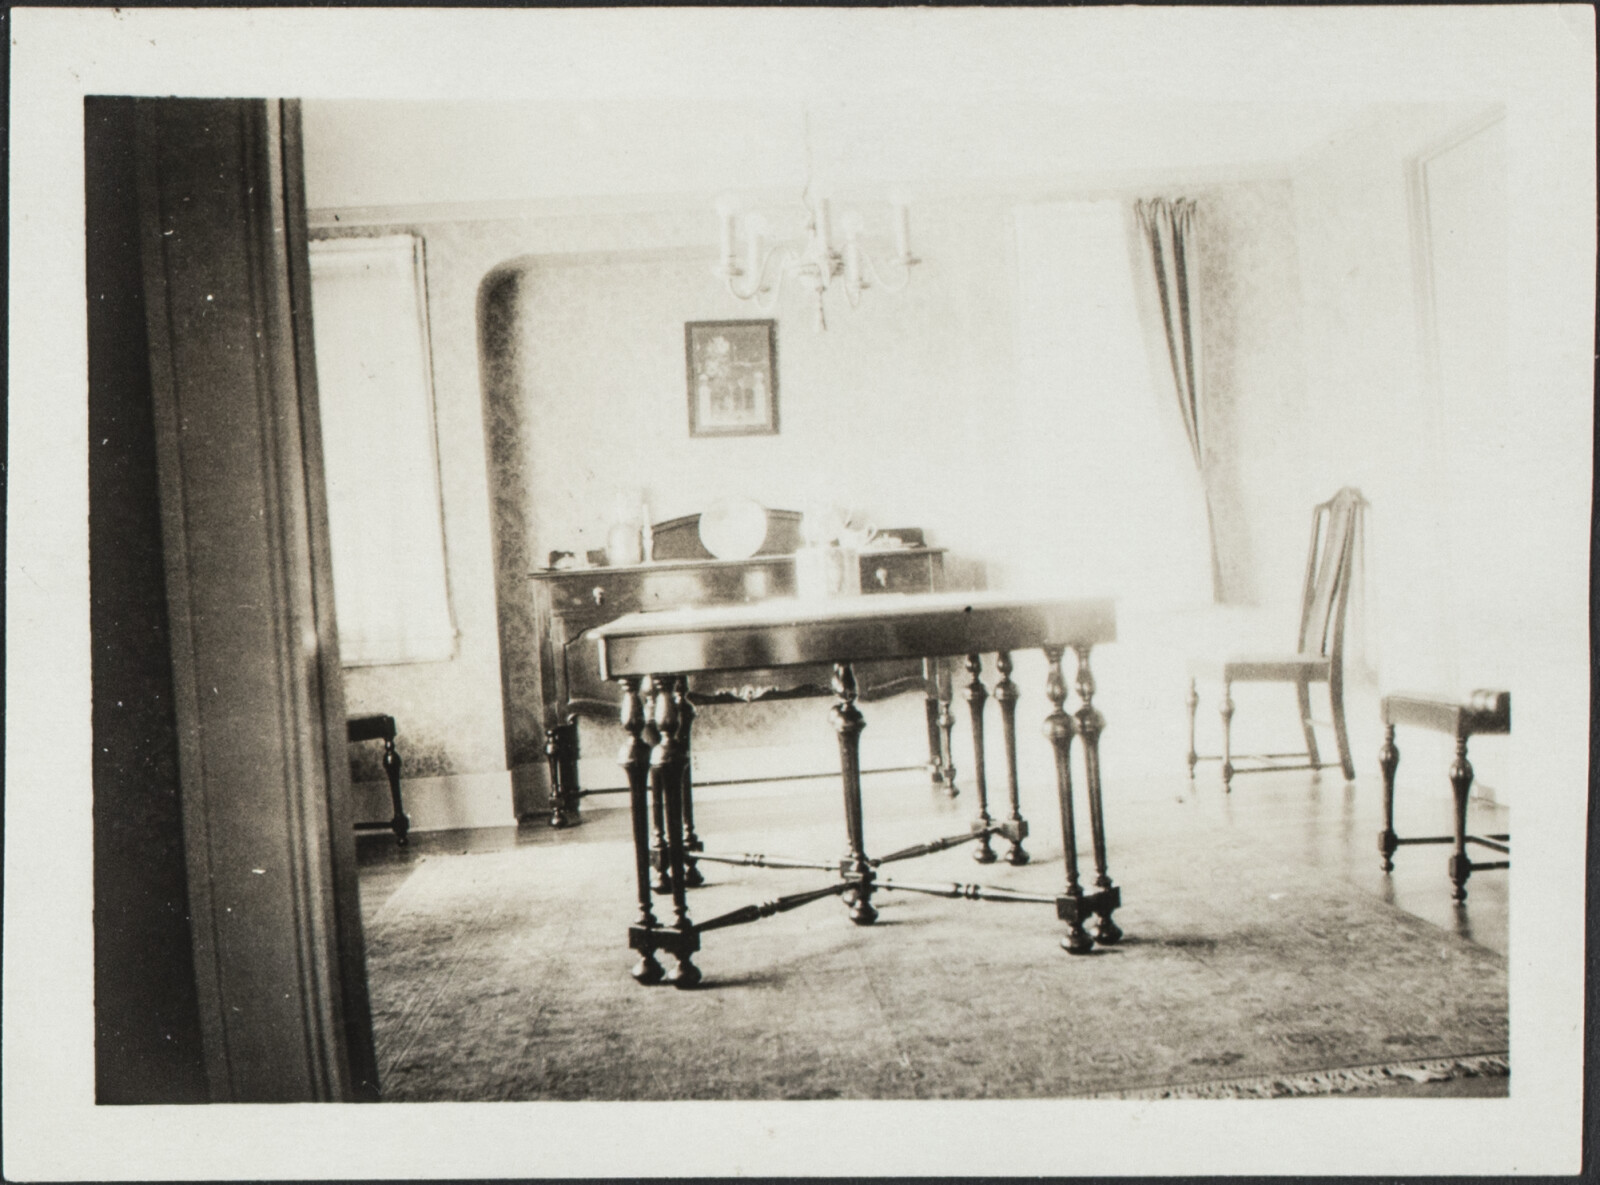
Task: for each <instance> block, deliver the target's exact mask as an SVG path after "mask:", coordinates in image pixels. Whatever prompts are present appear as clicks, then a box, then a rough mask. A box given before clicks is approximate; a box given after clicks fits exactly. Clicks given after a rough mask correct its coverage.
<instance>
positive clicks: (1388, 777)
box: [1378, 724, 1400, 872]
mask: <svg viewBox="0 0 1600 1185" xmlns="http://www.w3.org/2000/svg"><path fill="white" fill-rule="evenodd" d="M1378 768H1379V769H1380V770H1382V771H1383V830H1382V831H1380V832H1378V851H1380V852H1382V853H1383V870H1384V871H1385V872H1393V871H1394V854H1395V852H1396V850H1398V849H1399V847H1400V839H1399V837H1398V836H1397V835H1395V833H1394V771H1395V770H1397V769H1399V768H1400V750H1399V749H1397V748H1395V744H1394V725H1392V724H1385V725H1384V726H1383V748H1381V749H1379V750H1378Z"/></svg>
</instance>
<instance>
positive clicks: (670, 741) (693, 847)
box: [591, 592, 1122, 987]
mask: <svg viewBox="0 0 1600 1185" xmlns="http://www.w3.org/2000/svg"><path fill="white" fill-rule="evenodd" d="M591 633H592V635H593V636H594V637H595V639H596V641H597V644H598V646H599V664H600V671H601V673H602V674H603V675H604V676H605V677H606V678H607V679H613V680H616V681H617V682H619V683H620V684H621V685H622V688H623V702H622V709H621V715H622V727H623V729H624V731H625V732H626V734H627V739H626V740H625V741H624V743H623V746H622V751H621V754H620V756H619V761H620V763H621V765H622V766H623V768H624V769H625V770H626V771H627V775H628V788H629V793H630V800H631V805H632V811H633V842H634V857H635V870H636V873H637V879H638V891H639V915H638V919H637V920H636V921H635V922H634V924H633V925H632V926H630V927H629V930H628V944H629V946H630V948H631V949H633V950H636V951H638V952H639V961H638V963H637V964H636V965H635V966H634V968H633V975H634V978H635V979H637V980H638V981H639V982H640V983H645V984H653V983H662V982H666V983H672V984H674V985H676V986H678V987H692V986H694V985H695V984H696V983H698V982H699V981H700V970H699V968H698V967H696V966H695V965H694V963H693V961H692V958H691V956H692V955H693V954H694V952H695V951H697V950H699V949H700V935H702V934H704V933H706V932H707V931H710V930H718V929H722V928H724V927H727V926H735V925H740V924H742V923H745V922H751V921H755V920H756V919H758V918H764V917H770V916H771V915H773V914H775V913H781V912H784V911H785V910H789V909H794V908H795V907H797V906H800V905H804V904H806V903H808V902H811V901H817V900H820V899H822V898H824V897H831V896H839V897H843V898H845V899H846V901H847V903H848V904H849V906H850V917H851V920H852V921H854V922H856V923H857V924H858V925H870V924H871V923H872V922H873V921H874V920H875V919H876V918H877V916H878V915H877V910H876V909H874V908H873V905H872V898H873V895H874V893H876V892H879V891H884V890H894V889H899V890H904V891H910V892H918V893H931V894H935V895H938V896H946V897H964V898H968V899H972V900H996V901H1036V902H1043V903H1053V904H1054V905H1055V907H1056V914H1057V916H1058V917H1059V918H1060V919H1061V920H1062V921H1063V922H1065V923H1066V925H1067V933H1066V935H1065V936H1064V937H1063V938H1062V939H1061V945H1062V947H1063V948H1065V949H1066V950H1068V951H1070V952H1071V953H1073V954H1083V953H1086V952H1088V951H1089V950H1091V949H1092V948H1093V946H1094V944H1095V943H1096V942H1098V943H1102V944H1109V943H1113V942H1116V941H1117V940H1118V939H1119V938H1120V937H1121V936H1122V932H1121V930H1119V929H1118V928H1117V926H1116V923H1115V922H1113V921H1112V917H1111V915H1112V913H1113V911H1114V910H1116V909H1117V908H1118V907H1119V906H1120V905H1121V903H1122V902H1121V892H1120V890H1119V889H1118V888H1117V886H1116V885H1114V884H1113V883H1112V881H1111V876H1110V873H1109V872H1108V871H1107V869H1106V841H1105V823H1104V817H1103V813H1102V809H1101V799H1100V761H1099V739H1100V733H1101V731H1102V729H1103V727H1104V723H1105V721H1104V718H1103V717H1102V716H1101V714H1100V712H1099V710H1098V709H1096V708H1095V706H1094V702H1093V701H1094V676H1093V673H1092V672H1091V670H1090V666H1089V652H1090V650H1091V648H1092V647H1093V646H1094V645H1095V644H1097V643H1100V642H1110V641H1113V640H1114V639H1115V638H1116V611H1115V606H1114V604H1113V602H1111V601H1109V600H1103V599H1086V600H1054V599H1033V598H1019V597H1013V596H1007V595H1005V594H999V593H974V592H967V593H931V594H925V595H892V594H890V595H880V596H875V597H859V598H842V599H838V600H833V601H821V602H803V601H797V600H788V601H765V602H761V603H757V604H751V605H738V606H727V607H721V606H719V607H712V608H696V609H678V610H671V611H667V612H660V613H632V614H629V615H627V616H625V617H621V618H618V619H616V620H615V621H612V622H609V623H607V624H605V625H602V626H599V627H598V628H596V629H594V630H592V631H591ZM1068 648H1071V649H1072V650H1073V652H1074V653H1075V655H1076V657H1077V676H1076V680H1075V683H1076V688H1077V692H1078V696H1079V699H1080V701H1081V703H1080V706H1079V707H1078V709H1077V711H1076V713H1068V712H1067V710H1066V708H1065V706H1064V705H1065V702H1066V698H1067V688H1066V681H1065V679H1064V678H1063V676H1062V672H1061V658H1062V655H1063V654H1064V653H1065V651H1066V650H1067V649H1068ZM1028 649H1038V650H1042V651H1043V652H1044V654H1045V658H1046V660H1047V661H1048V664H1049V676H1048V679H1047V681H1046V686H1045V695H1046V698H1047V699H1048V700H1049V701H1050V705H1051V711H1050V713H1049V715H1048V716H1047V717H1046V718H1045V721H1044V732H1045V735H1046V737H1047V738H1048V739H1049V741H1050V743H1051V745H1052V746H1053V747H1054V750H1055V768H1056V789H1057V793H1058V795H1059V797H1060V802H1061V832H1062V844H1063V850H1064V852H1065V864H1066V886H1065V888H1064V890H1063V891H1062V892H1061V893H1060V894H1058V895H1056V896H1044V895H1042V894H1036V893H1023V892H1017V891H1013V890H1009V889H1002V888H991V887H987V886H984V885H968V884H948V883H947V884H922V883H913V882H906V881H896V880H892V879H889V878H885V877H882V876H880V875H879V874H878V870H879V869H880V868H881V867H882V866H883V865H885V864H889V863H892V862H895V861H899V860H907V859H911V858H913V857H916V856H924V855H928V854H930V853H932V852H937V851H942V850H944V849H946V848H951V847H955V846H957V845H959V844H962V843H969V842H970V843H975V844H976V845H977V846H976V848H975V850H974V852H973V857H974V859H976V860H977V861H978V862H979V863H992V862H993V861H995V860H996V859H998V858H999V857H998V856H997V855H996V853H995V851H994V848H993V846H992V844H991V842H990V841H991V838H992V837H996V836H998V837H1000V838H1002V839H1003V840H1005V841H1006V843H1007V845H1008V850H1007V852H1006V855H1005V858H1006V860H1007V861H1009V862H1010V863H1012V864H1016V865H1020V864H1024V863H1026V862H1027V860H1028V854H1027V852H1026V850H1025V849H1024V847H1023V841H1024V839H1026V837H1027V834H1028V825H1027V822H1026V821H1025V820H1024V819H1023V817H1022V813H1021V809H1020V805H1019V801H1018V790H1017V762H1016V700H1017V694H1018V693H1017V687H1016V685H1015V684H1014V683H1012V681H1011V677H1010V675H1011V670H1012V661H1011V655H1012V653H1013V652H1015V651H1019V650H1028ZM984 654H994V655H996V669H997V670H998V671H999V673H1000V681H999V682H998V683H997V684H996V685H995V688H994V692H993V696H994V699H995V700H996V701H998V703H999V705H1000V724H1001V730H1002V737H1003V741H1004V746H1005V751H1006V773H1007V788H1008V791H1009V799H1010V802H1009V806H1010V813H1009V816H1008V817H1007V818H1005V819H995V818H994V817H992V816H991V815H990V813H989V805H988V788H987V784H986V779H985V774H984V757H983V752H984V718H983V717H984V705H985V703H986V701H987V700H988V698H989V696H990V692H989V691H988V689H986V688H985V687H984V685H983V682H982V679H981V678H980V675H981V671H982V659H981V656H982V655H984ZM947 657H964V658H965V668H966V671H967V682H966V685H965V688H964V693H963V694H964V698H965V699H966V701H967V705H968V708H969V712H970V716H971V722H972V741H973V752H974V765H975V767H976V768H975V770H974V773H973V780H974V785H975V787H976V792H977V800H978V801H977V807H978V814H977V818H975V819H974V820H973V822H972V825H971V828H970V829H969V830H968V831H967V832H965V833H963V834H961V835H954V836H948V837H945V838H942V839H936V840H933V841H931V842H929V843H924V844H918V845H916V846H914V847H910V848H906V849H903V850H901V851H897V852H892V853H890V854H889V855H886V856H879V857H875V858H874V857H869V856H868V855H867V852H866V842H865V839H864V835H863V828H862V811H861V761H860V737H861V730H862V729H863V728H864V727H865V726H866V722H865V720H864V718H863V717H862V714H861V711H860V709H859V708H858V707H857V703H856V700H857V694H856V682H855V675H854V672H853V670H852V664H854V663H857V662H871V661H879V660H885V659H911V658H947ZM818 662H821V663H827V664H831V666H832V670H833V680H832V683H833V692H834V696H835V702H834V705H833V707H832V709H831V711H830V716H831V719H832V723H833V727H834V731H835V732H836V733H837V734H838V738H839V767H840V772H841V775H842V779H841V780H842V783H843V790H844V813H845V830H846V834H847V839H848V850H847V852H846V854H845V856H844V857H843V858H842V859H839V860H833V861H815V860H789V859H777V858H773V857H770V856H754V855H728V856H721V855H713V854H711V853H708V852H706V851H705V850H704V845H703V843H702V842H701V840H700V839H699V837H698V836H697V835H696V834H695V831H694V806H693V787H692V784H691V779H690V775H689V748H690V734H691V731H692V726H693V722H694V707H693V705H692V704H691V703H690V702H689V697H688V677H689V676H690V675H694V674H698V673H700V672H705V671H737V670H745V669H770V668H780V667H786V666H793V665H800V664H807V663H818ZM647 705H648V711H647ZM1074 736H1082V738H1083V760H1084V781H1085V783H1086V790H1087V797H1088V806H1089V825H1090V835H1091V841H1092V846H1093V851H1094V864H1095V879H1094V885H1093V887H1092V888H1091V889H1085V888H1084V887H1083V885H1082V884H1081V883H1080V880H1079V874H1078V848H1077V833H1076V828H1075V823H1074V817H1073V789H1072V772H1071V762H1070V757H1071V751H1072V738H1073V737H1074ZM652 832H653V839H654V842H653V843H652ZM708 861H709V862H719V863H730V864H749V865H758V866H765V867H781V868H817V869H823V870H827V871H830V872H834V873H836V874H837V875H838V877H839V878H840V879H839V880H837V881H834V882H831V883H829V884H828V885H826V886H824V887H822V888H818V889H812V890H809V891H807V892H803V893H795V894H791V895H789V896H786V897H780V898H777V899H776V900H774V901H768V902H765V903H763V904H759V905H748V906H745V907H743V908H742V909H737V910H734V911H733V912H731V913H727V914H723V915H721V916H719V917H715V918H712V919H710V920H709V921H704V922H699V923H696V922H693V921H691V920H690V917H689V904H688V892H687V891H688V890H689V889H690V888H692V887H694V886H696V885H698V884H701V883H703V874H702V873H701V872H700V870H699V867H698V866H699V864H700V863H703V862H708ZM655 893H662V894H665V895H669V896H670V898H671V901H672V910H673V918H672V922H671V924H670V925H666V924H663V923H662V922H660V921H658V920H657V918H656V915H655V912H654V900H653V895H654V894H655ZM1090 919H1096V922H1095V929H1094V932H1093V934H1091V933H1090V931H1089V930H1088V929H1087V928H1086V927H1085V925H1084V923H1085V922H1086V921H1089V920H1090ZM657 951H665V952H667V953H668V954H670V955H671V956H672V957H673V959H674V961H675V965H674V967H673V968H672V969H671V970H670V971H668V970H665V969H663V968H662V966H661V964H660V963H659V962H658V961H657V959H656V952H657Z"/></svg>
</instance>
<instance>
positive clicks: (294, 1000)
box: [136, 99, 378, 1102]
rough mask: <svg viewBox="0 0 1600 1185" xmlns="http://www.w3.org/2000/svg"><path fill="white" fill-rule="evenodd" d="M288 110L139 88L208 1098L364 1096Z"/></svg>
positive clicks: (362, 991) (299, 189)
mask: <svg viewBox="0 0 1600 1185" xmlns="http://www.w3.org/2000/svg"><path fill="white" fill-rule="evenodd" d="M299 125H300V120H299V108H298V104H295V103H293V102H279V101H262V100H171V99H165V100H139V101H138V102H137V108H136V129H137V131H136V136H137V150H138V158H139V193H140V223H141V231H140V233H141V240H142V257H143V271H144V281H145V298H146V314H147V324H148V330H149V340H150V363H151V379H152V387H153V397H154V405H155V421H156V449H157V465H158V470H159V484H160V495H161V515H162V537H163V551H164V553H165V561H166V574H167V599H168V608H169V614H170V618H171V626H172V630H171V636H172V660H173V675H174V699H175V710H176V717H177V723H178V734H179V777H180V781H181V788H182V789H181V799H182V809H183V816H184V842H185V848H186V859H187V863H188V881H189V904H190V910H191V916H192V919H193V921H192V931H193V943H194V970H195V981H196V990H197V997H198V1000H199V1005H200V1014H201V1033H202V1043H203V1046H204V1050H205V1061H206V1071H207V1077H208V1080H209V1083H210V1093H211V1097H212V1099H213V1100H215V1101H235V1102H265V1101H309V1100H330V1101H331V1100H355V1099H371V1098H376V1097H377V1086H378V1084H377V1069H376V1055H375V1051H374V1046H373V1038H372V1025H371V1014H370V1005H369V1002H368V997H367V987H366V973H365V952H364V946H363V939H362V933H361V918H360V908H359V898H358V890H357V884H356V868H355V844H354V839H353V832H352V828H351V823H352V818H351V802H350V785H349V765H348V756H347V753H346V748H345V729H344V713H345V709H344V689H343V683H342V675H341V671H340V666H339V645H338V633H337V626H336V623H335V620H334V612H333V595H332V578H331V573H332V565H331V561H330V558H329V551H328V531H327V507H326V496H325V490H324V486H323V474H322V456H321V447H320V446H321V436H320V427H319V420H318V415H317V392H316V381H315V369H314V355H313V352H312V339H311V325H310V299H309V296H310V285H309V269H308V264H307V257H306V228H305V199H304V181H303V175H302V172H301V162H300V126H299Z"/></svg>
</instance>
